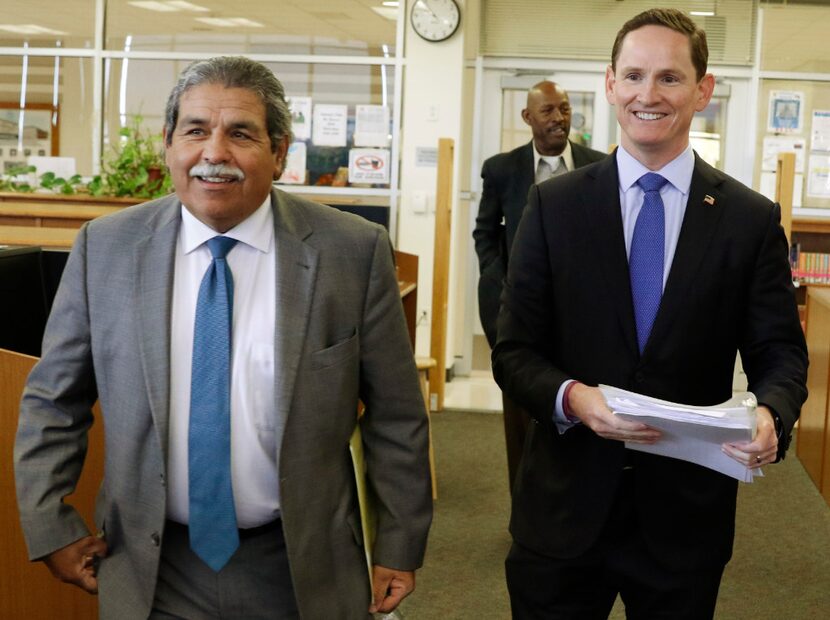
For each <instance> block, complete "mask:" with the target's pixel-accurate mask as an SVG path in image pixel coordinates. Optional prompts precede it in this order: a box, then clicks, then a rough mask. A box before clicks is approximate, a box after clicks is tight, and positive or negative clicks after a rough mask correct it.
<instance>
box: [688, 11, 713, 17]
mask: <svg viewBox="0 0 830 620" xmlns="http://www.w3.org/2000/svg"><path fill="white" fill-rule="evenodd" d="M689 15H696V16H697V17H714V16H715V12H714V11H689Z"/></svg>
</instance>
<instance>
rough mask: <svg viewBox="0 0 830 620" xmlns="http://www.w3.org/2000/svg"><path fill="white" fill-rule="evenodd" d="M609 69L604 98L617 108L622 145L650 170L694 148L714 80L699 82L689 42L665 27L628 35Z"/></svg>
mask: <svg viewBox="0 0 830 620" xmlns="http://www.w3.org/2000/svg"><path fill="white" fill-rule="evenodd" d="M615 64H616V71H614V70H613V69H612V68H611V67H608V69H607V70H606V74H605V95H606V97H607V99H608V102H609V103H611V104H612V105H614V106H616V112H617V121H618V122H619V123H620V128H621V129H622V140H621V142H622V146H623V147H624V148H625V150H626V151H628V152H629V153H631V155H633V156H634V157H635V158H636V159H637V160H638V161H640V162H641V163H643V164H644V165H645V166H646V167H648V168H649V169H651V170H657V169H659V168H662V167H663V166H664V165H665V164H667V163H669V162H670V161H672V160H673V159H674V158H675V157H677V156H678V155H679V154H680V153H681V152H682V151H683V149H685V148H686V146H687V145H688V144H689V128H690V127H691V125H692V118H693V117H694V115H695V112H700V111H701V110H703V109H704V108H705V107H706V106H707V105H708V103H709V100H710V99H711V98H712V91H713V90H714V88H715V78H714V77H713V76H712V74H711V73H707V74H706V75H704V76H703V77H702V78H701V79H700V80H698V79H697V77H696V74H695V67H694V65H693V64H692V57H691V51H690V48H689V38H688V37H687V36H686V35H684V34H681V33H679V32H676V31H674V30H671V29H669V28H666V27H664V26H652V25H649V26H643V27H642V28H639V29H637V30H633V31H631V32H629V33H628V34H627V35H626V36H625V39H624V40H623V43H622V46H621V48H620V53H619V56H618V57H617V59H616V63H615Z"/></svg>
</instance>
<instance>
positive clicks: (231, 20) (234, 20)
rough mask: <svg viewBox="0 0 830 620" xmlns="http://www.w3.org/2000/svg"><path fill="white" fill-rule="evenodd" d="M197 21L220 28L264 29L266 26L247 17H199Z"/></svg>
mask: <svg viewBox="0 0 830 620" xmlns="http://www.w3.org/2000/svg"><path fill="white" fill-rule="evenodd" d="M196 21H198V22H202V23H205V24H208V25H209V26H218V27H219V28H239V27H242V28H264V27H265V24H260V23H259V22H255V21H253V20H250V19H248V18H247V17H197V18H196Z"/></svg>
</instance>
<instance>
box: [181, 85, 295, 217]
mask: <svg viewBox="0 0 830 620" xmlns="http://www.w3.org/2000/svg"><path fill="white" fill-rule="evenodd" d="M165 143H166V144H168V146H167V149H166V153H165V156H166V161H167V166H168V167H169V168H170V174H171V176H172V178H173V185H174V186H175V188H176V194H177V195H178V197H179V199H180V200H181V201H182V204H184V205H185V207H186V208H187V210H188V211H190V212H191V213H192V214H193V215H194V216H195V217H196V218H197V219H198V220H199V221H201V222H203V223H204V224H206V225H207V226H210V227H211V228H213V229H214V230H216V231H217V232H225V231H227V230H230V229H231V228H233V227H234V226H236V225H237V224H239V223H240V222H241V221H243V220H244V219H245V218H247V217H248V216H249V215H251V214H252V213H253V212H254V211H256V210H257V209H258V208H259V206H260V205H261V204H262V203H263V201H264V200H265V198H266V196H268V193H269V192H270V191H271V183H272V181H273V180H274V177H275V176H276V175H277V174H278V173H279V172H280V170H281V169H282V163H283V160H284V159H285V152H286V149H287V148H288V139H287V138H286V139H284V140H282V141H281V142H280V143H279V144H278V145H277V149H276V152H274V151H273V150H272V149H271V141H270V138H269V136H268V130H267V128H266V122H265V106H263V104H262V101H261V100H260V99H259V97H258V96H257V95H256V94H255V93H254V92H252V91H250V90H247V89H245V88H225V87H224V86H223V85H221V84H210V83H208V84H202V85H199V86H194V87H193V88H190V89H189V90H187V91H185V92H184V93H183V94H182V97H181V100H180V102H179V115H178V121H177V122H176V127H175V128H174V129H173V131H172V135H171V136H169V137H168V136H166V135H165Z"/></svg>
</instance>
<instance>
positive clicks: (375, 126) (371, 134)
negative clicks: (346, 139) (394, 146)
mask: <svg viewBox="0 0 830 620" xmlns="http://www.w3.org/2000/svg"><path fill="white" fill-rule="evenodd" d="M389 137H390V136H389V108H388V107H386V106H385V105H359V106H357V108H356V109H355V115H354V145H355V146H380V147H386V146H389Z"/></svg>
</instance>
